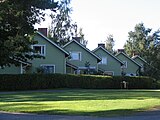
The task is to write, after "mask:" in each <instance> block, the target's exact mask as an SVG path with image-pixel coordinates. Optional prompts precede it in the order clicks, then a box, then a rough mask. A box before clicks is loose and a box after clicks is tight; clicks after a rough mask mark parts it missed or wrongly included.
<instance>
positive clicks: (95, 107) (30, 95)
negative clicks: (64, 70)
mask: <svg viewBox="0 0 160 120" xmlns="http://www.w3.org/2000/svg"><path fill="white" fill-rule="evenodd" d="M157 106H160V90H86V89H85V90H84V89H83V90H75V89H74V90H72V89H69V90H52V91H30V92H14V93H10V92H8V93H0V111H8V112H25V113H38V114H64V115H88V116H119V115H120V116H121V115H130V114H133V113H136V112H141V111H146V110H149V109H151V108H153V107H157Z"/></svg>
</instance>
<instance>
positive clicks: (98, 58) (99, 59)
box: [63, 39, 101, 62]
mask: <svg viewBox="0 0 160 120" xmlns="http://www.w3.org/2000/svg"><path fill="white" fill-rule="evenodd" d="M72 42H75V43H76V44H77V45H79V46H80V47H82V48H83V49H84V50H86V51H87V52H89V53H90V54H91V55H92V56H94V57H95V58H97V60H98V61H99V62H100V61H101V58H100V57H99V56H97V55H96V54H94V53H93V52H92V51H90V50H89V49H88V48H86V47H84V46H83V45H82V44H81V43H79V42H77V41H76V40H74V39H73V40H71V41H70V42H68V43H67V44H65V45H64V46H63V48H65V47H66V46H68V45H69V44H71V43H72Z"/></svg>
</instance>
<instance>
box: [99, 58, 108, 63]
mask: <svg viewBox="0 0 160 120" xmlns="http://www.w3.org/2000/svg"><path fill="white" fill-rule="evenodd" d="M101 59H102V60H101V62H99V64H107V57H102V58H101Z"/></svg>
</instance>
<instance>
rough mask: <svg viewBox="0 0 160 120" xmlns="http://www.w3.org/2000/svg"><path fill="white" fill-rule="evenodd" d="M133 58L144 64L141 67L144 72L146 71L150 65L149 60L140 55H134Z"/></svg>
mask: <svg viewBox="0 0 160 120" xmlns="http://www.w3.org/2000/svg"><path fill="white" fill-rule="evenodd" d="M132 59H133V60H134V61H136V62H137V63H138V64H140V65H141V66H142V67H141V72H144V71H145V67H146V66H147V65H148V63H147V61H145V60H144V59H143V58H141V57H140V56H139V55H135V56H133V57H132Z"/></svg>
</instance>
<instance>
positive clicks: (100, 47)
mask: <svg viewBox="0 0 160 120" xmlns="http://www.w3.org/2000/svg"><path fill="white" fill-rule="evenodd" d="M98 49H102V50H103V51H105V52H106V53H108V54H109V55H110V56H111V57H113V58H114V59H115V60H117V61H118V62H120V63H121V64H122V65H123V64H124V63H123V62H122V61H121V60H119V59H118V58H116V57H115V56H114V55H112V54H111V53H110V52H109V51H108V50H107V49H105V48H103V47H102V46H99V47H97V48H96V49H94V50H93V52H95V51H97V50H98Z"/></svg>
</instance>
